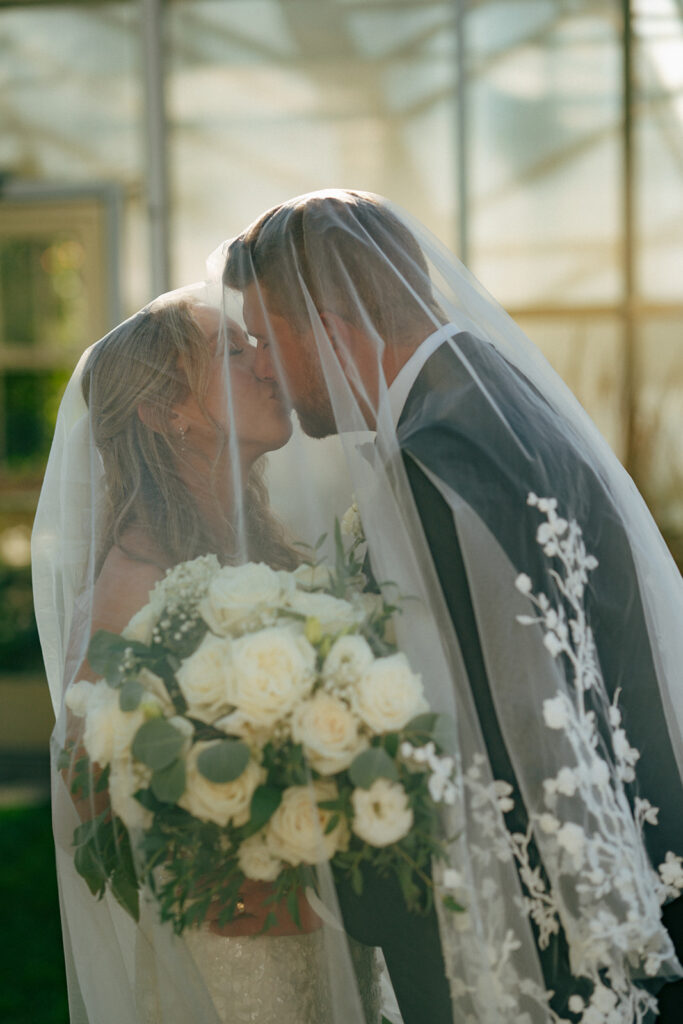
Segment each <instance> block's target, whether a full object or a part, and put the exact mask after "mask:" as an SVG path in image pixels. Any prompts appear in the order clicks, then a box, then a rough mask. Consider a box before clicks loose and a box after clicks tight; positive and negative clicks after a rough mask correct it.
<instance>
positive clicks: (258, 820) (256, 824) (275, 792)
mask: <svg viewBox="0 0 683 1024" xmlns="http://www.w3.org/2000/svg"><path fill="white" fill-rule="evenodd" d="M281 803H282V790H281V789H280V788H279V787H278V786H257V788H256V789H255V790H254V795H253V796H252V798H251V807H250V820H249V824H248V825H246V826H245V831H246V833H247V834H248V835H253V834H254V833H255V832H258V831H259V829H261V828H263V826H264V825H267V824H268V822H269V821H270V819H271V818H272V817H273V815H274V814H275V812H276V810H277V809H278V807H279V806H280V804H281Z"/></svg>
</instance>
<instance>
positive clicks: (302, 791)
mask: <svg viewBox="0 0 683 1024" xmlns="http://www.w3.org/2000/svg"><path fill="white" fill-rule="evenodd" d="M338 795H339V794H338V791H337V787H336V785H335V784H334V782H331V781H327V780H326V781H317V782H314V783H313V785H311V786H291V787H290V788H289V789H286V790H285V791H284V793H283V795H282V802H281V804H280V806H279V807H278V809H277V810H276V812H275V814H274V815H273V817H272V818H271V819H270V821H269V823H268V825H267V826H266V841H267V843H268V848H269V850H270V851H271V853H272V854H273V856H274V857H279V858H280V859H281V860H284V861H286V862H287V863H288V864H291V865H293V866H296V865H297V864H320V863H321V862H322V861H326V860H330V858H331V857H333V856H334V855H335V853H336V852H337V850H342V849H345V848H346V846H347V844H348V838H349V836H348V828H347V825H346V821H345V819H344V818H343V817H340V819H339V823H338V824H337V826H336V827H335V828H334V829H332V831H331V832H329V833H328V834H327V835H325V828H326V827H327V825H328V823H329V821H330V819H331V818H332V816H333V813H334V812H333V811H325V810H322V808H320V807H318V806H317V805H318V802H319V801H322V800H335V799H336V798H337V796H338Z"/></svg>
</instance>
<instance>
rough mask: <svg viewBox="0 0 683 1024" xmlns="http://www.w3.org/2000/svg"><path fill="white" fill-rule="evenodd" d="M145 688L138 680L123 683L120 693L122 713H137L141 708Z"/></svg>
mask: <svg viewBox="0 0 683 1024" xmlns="http://www.w3.org/2000/svg"><path fill="white" fill-rule="evenodd" d="M144 692H145V688H144V686H143V685H142V683H139V682H138V681H137V679H129V680H128V681H127V682H125V683H123V685H122V686H121V689H120V691H119V707H120V708H121V710H122V711H135V710H136V708H137V707H138V706H139V704H140V701H141V700H142V696H143V694H144Z"/></svg>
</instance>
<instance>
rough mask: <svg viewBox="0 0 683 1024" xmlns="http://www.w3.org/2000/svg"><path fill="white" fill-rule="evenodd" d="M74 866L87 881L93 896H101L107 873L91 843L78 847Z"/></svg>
mask: <svg viewBox="0 0 683 1024" xmlns="http://www.w3.org/2000/svg"><path fill="white" fill-rule="evenodd" d="M74 865H75V867H76V871H78V873H79V875H80V876H81V877H82V878H84V879H85V881H86V883H87V885H88V888H89V889H90V892H91V893H92V894H93V896H97V895H99V894H100V893H101V892H102V891H103V888H104V885H105V882H106V881H107V873H106V871H105V870H104V867H103V865H102V861H101V860H100V858H99V857H98V856H97V853H96V851H95V849H94V848H93V846H92V845H91V844H90V843H84V844H83V845H82V846H79V847H78V849H77V850H76V853H75V855H74Z"/></svg>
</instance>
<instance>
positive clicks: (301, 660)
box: [229, 626, 316, 726]
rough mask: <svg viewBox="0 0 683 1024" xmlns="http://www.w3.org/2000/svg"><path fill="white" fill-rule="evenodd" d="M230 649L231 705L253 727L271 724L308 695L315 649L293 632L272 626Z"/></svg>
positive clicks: (237, 641)
mask: <svg viewBox="0 0 683 1024" xmlns="http://www.w3.org/2000/svg"><path fill="white" fill-rule="evenodd" d="M232 650H233V674H232V679H231V681H230V687H229V698H230V702H231V703H232V704H234V705H235V706H236V707H237V708H238V710H240V711H242V712H243V713H244V714H245V715H246V716H247V718H249V719H251V721H252V722H253V723H254V724H255V725H257V726H269V725H273V724H274V723H275V722H276V721H277V720H278V719H279V718H282V717H284V716H285V715H288V714H289V712H290V711H292V710H293V709H294V708H295V707H296V705H297V704H298V703H299V701H301V700H303V698H304V697H307V696H308V694H309V693H310V691H311V688H312V686H313V683H314V680H315V659H316V654H315V649H314V648H313V647H312V646H311V645H310V644H309V642H308V640H307V639H306V637H304V636H301V634H299V633H296V632H295V631H294V630H292V629H289V628H287V627H281V626H271V627H268V628H267V629H262V630H260V631H259V632H258V633H249V634H248V635H247V636H244V637H241V638H240V639H239V640H236V641H235V642H234V644H233V648H232Z"/></svg>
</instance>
